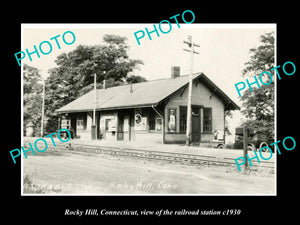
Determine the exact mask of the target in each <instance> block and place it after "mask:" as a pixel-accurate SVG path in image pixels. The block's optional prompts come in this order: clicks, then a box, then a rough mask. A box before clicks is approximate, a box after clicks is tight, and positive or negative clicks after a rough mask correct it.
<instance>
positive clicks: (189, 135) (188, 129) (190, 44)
mask: <svg viewBox="0 0 300 225" xmlns="http://www.w3.org/2000/svg"><path fill="white" fill-rule="evenodd" d="M183 43H185V44H187V45H188V47H189V49H183V50H184V51H187V52H190V76H189V92H188V103H187V119H186V142H185V144H186V145H190V144H191V141H192V132H191V130H192V86H193V60H194V59H193V58H194V53H195V54H199V53H198V52H195V51H194V46H195V47H200V46H199V45H197V44H195V43H193V41H192V36H191V35H189V36H188V41H183Z"/></svg>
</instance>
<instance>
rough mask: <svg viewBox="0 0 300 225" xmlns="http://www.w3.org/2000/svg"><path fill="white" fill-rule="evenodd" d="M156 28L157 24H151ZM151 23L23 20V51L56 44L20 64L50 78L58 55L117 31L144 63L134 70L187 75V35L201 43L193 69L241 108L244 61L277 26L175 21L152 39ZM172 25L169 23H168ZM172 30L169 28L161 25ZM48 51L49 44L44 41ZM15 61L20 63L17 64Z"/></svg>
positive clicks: (164, 75)
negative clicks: (175, 68)
mask: <svg viewBox="0 0 300 225" xmlns="http://www.w3.org/2000/svg"><path fill="white" fill-rule="evenodd" d="M153 24H155V25H156V27H158V24H157V23H153ZM153 24H150V23H148V24H22V43H21V50H20V51H25V49H28V51H29V52H32V51H33V50H34V47H33V46H34V45H35V46H36V47H37V48H38V46H39V45H40V43H41V42H43V41H49V42H50V43H51V44H52V52H51V53H50V54H48V55H43V54H41V53H40V58H38V57H37V56H36V54H33V55H32V61H30V60H29V58H28V56H26V57H25V58H24V59H23V60H22V62H23V63H26V64H28V65H30V66H33V67H36V68H38V69H39V70H40V74H41V75H42V76H43V77H44V78H46V77H47V76H49V74H48V72H47V71H48V70H49V69H51V68H54V67H56V64H55V59H56V57H57V56H58V55H60V54H62V53H63V52H65V53H68V52H69V51H72V50H74V49H75V48H76V47H77V46H78V45H96V44H103V36H104V35H105V34H116V35H120V36H122V37H126V38H127V44H128V46H129V50H128V55H129V57H130V58H131V59H140V60H142V61H143V63H144V65H140V66H139V70H135V71H133V73H132V74H134V75H140V76H143V77H145V78H146V79H147V80H155V79H161V78H168V77H170V74H171V67H172V66H179V67H180V74H181V75H187V74H189V71H190V54H189V53H188V52H186V51H183V49H184V48H187V45H186V44H184V43H183V41H184V40H187V37H188V35H191V36H192V39H193V42H194V43H195V44H198V45H200V47H195V51H197V52H199V54H194V60H193V72H194V73H196V72H203V73H204V74H205V75H206V76H207V77H208V78H209V79H211V80H212V81H213V82H214V83H215V84H216V85H217V86H218V87H219V88H221V89H222V90H223V91H224V92H225V93H226V94H227V95H228V96H229V97H230V98H231V99H232V100H233V101H235V102H236V103H237V104H238V105H240V106H241V102H240V100H239V98H238V93H237V91H236V90H235V87H234V84H235V83H238V82H241V81H244V80H245V79H244V78H243V77H242V75H241V72H242V70H243V69H244V68H245V65H244V64H245V62H247V61H249V59H250V55H249V49H250V48H254V47H258V46H259V45H260V35H262V34H264V33H268V32H271V31H275V30H276V25H275V24H193V23H192V24H180V28H178V26H177V24H176V23H175V24H171V25H172V29H171V31H170V32H169V33H167V34H163V33H161V32H160V31H159V35H160V36H159V37H158V36H157V34H156V33H155V32H154V33H152V34H151V38H152V40H150V39H149V38H148V36H147V34H146V31H145V28H146V27H147V28H148V30H149V31H151V30H153ZM166 26H168V25H166ZM162 29H163V30H168V29H169V27H162ZM139 30H143V31H144V32H145V36H144V38H142V39H140V43H141V44H140V45H138V43H137V40H136V38H135V36H134V33H135V32H137V31H139ZM66 31H72V32H73V33H74V34H75V37H76V40H75V42H74V43H73V44H71V45H66V44H65V43H64V42H63V41H62V39H61V38H62V35H63V34H64V33H65V32H66ZM57 35H60V37H59V38H57V40H58V41H59V43H60V47H61V49H58V48H57V45H56V43H55V40H50V38H52V37H55V36H57ZM65 37H66V39H67V38H69V39H67V41H69V40H72V38H71V36H70V35H68V36H67V35H66V36H65ZM43 47H44V48H45V50H44V51H46V50H47V45H43ZM16 63H17V62H16ZM241 118H242V117H241V116H240V113H239V112H235V113H234V118H233V119H232V122H231V125H232V126H231V129H230V130H231V131H233V132H234V130H233V128H234V127H236V126H237V125H238V123H239V122H240V120H241Z"/></svg>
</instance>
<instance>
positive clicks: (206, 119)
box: [203, 108, 212, 133]
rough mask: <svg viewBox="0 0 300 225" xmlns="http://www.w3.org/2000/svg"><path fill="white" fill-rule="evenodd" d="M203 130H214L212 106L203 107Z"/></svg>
mask: <svg viewBox="0 0 300 225" xmlns="http://www.w3.org/2000/svg"><path fill="white" fill-rule="evenodd" d="M203 132H204V133H211V132H212V110H211V108H204V109H203Z"/></svg>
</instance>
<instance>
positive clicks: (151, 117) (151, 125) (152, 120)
mask: <svg viewBox="0 0 300 225" xmlns="http://www.w3.org/2000/svg"><path fill="white" fill-rule="evenodd" d="M149 130H155V112H150V113H149Z"/></svg>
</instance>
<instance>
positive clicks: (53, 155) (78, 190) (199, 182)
mask: <svg viewBox="0 0 300 225" xmlns="http://www.w3.org/2000/svg"><path fill="white" fill-rule="evenodd" d="M23 181H24V184H23V194H53V195H60V194H64V195H65V194H70V195H102V194H200V195H201V194H212V195H214V194H221V195H222V194H230V195H231V194H246V195H248V194H255V195H261V194H263V195H265V194H266V195H275V194H276V193H275V174H274V170H273V169H259V170H258V171H250V172H247V173H246V174H245V173H241V172H238V170H237V168H236V167H222V166H209V165H206V164H203V165H197V166H196V165H195V166H190V165H184V164H179V163H167V162H162V161H149V160H144V159H135V158H129V157H120V156H110V155H103V154H94V155H91V154H85V153H77V152H71V151H64V150H47V151H45V152H43V153H38V154H37V155H35V156H33V155H28V158H27V159H25V158H24V157H23Z"/></svg>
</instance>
